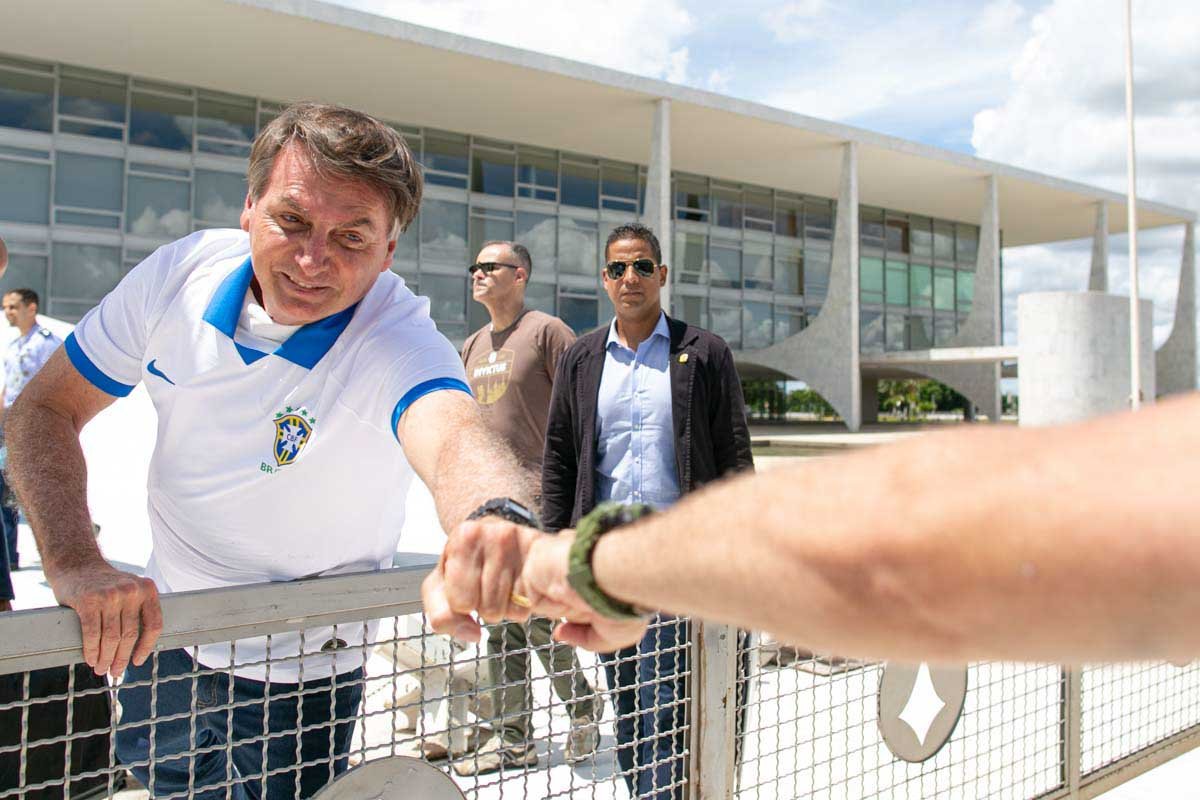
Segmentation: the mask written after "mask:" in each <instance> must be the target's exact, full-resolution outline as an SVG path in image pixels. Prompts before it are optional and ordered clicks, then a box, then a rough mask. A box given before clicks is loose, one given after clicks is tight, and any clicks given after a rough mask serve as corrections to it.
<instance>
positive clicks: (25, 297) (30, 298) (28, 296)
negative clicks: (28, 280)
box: [4, 289, 42, 308]
mask: <svg viewBox="0 0 1200 800" xmlns="http://www.w3.org/2000/svg"><path fill="white" fill-rule="evenodd" d="M4 294H5V295H10V294H15V295H17V296H18V297H20V298H21V305H23V306H27V305H29V304H30V303H33V304H34V305H35V306H38V307H39V308H40V307H41V305H42V304H41V303H39V302H38V293H37V292H35V291H34V290H33V289H9V290H8V291H7V292H5V293H4Z"/></svg>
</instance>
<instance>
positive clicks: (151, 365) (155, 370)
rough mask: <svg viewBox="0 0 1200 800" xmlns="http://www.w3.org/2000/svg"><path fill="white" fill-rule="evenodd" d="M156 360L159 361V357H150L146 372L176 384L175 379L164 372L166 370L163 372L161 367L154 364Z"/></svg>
mask: <svg viewBox="0 0 1200 800" xmlns="http://www.w3.org/2000/svg"><path fill="white" fill-rule="evenodd" d="M155 361H158V359H157V358H152V359H150V363H149V364H147V365H146V372H149V373H150V374H151V375H157V376H158V377H160V378H162V379H163V380H164V381H166V382H167V383H169V384H171V385H172V386H174V385H175V381H173V380H171V379H170V378H168V377H167V376H166V373H164V372H163V371H162V370H161V369H159V368H158V367H156V366H154V362H155Z"/></svg>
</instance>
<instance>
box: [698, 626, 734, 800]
mask: <svg viewBox="0 0 1200 800" xmlns="http://www.w3.org/2000/svg"><path fill="white" fill-rule="evenodd" d="M737 645H738V636H737V629H736V628H734V627H732V626H729V625H719V624H717V623H713V622H704V621H702V620H696V621H694V622H693V623H692V647H693V659H692V701H691V729H692V732H691V753H692V757H691V765H690V770H689V775H690V780H689V784H690V796H691V800H732V798H733V792H734V788H735V785H734V784H735V776H736V759H735V752H736V748H737V724H736V723H737V659H738V652H737Z"/></svg>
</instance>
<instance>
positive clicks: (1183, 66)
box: [972, 0, 1200, 343]
mask: <svg viewBox="0 0 1200 800" xmlns="http://www.w3.org/2000/svg"><path fill="white" fill-rule="evenodd" d="M1188 5H1189V4H1185V3H1174V2H1171V1H1170V0H1140V1H1139V2H1138V3H1137V4H1136V5H1135V12H1134V14H1135V16H1134V62H1135V73H1134V74H1135V78H1136V84H1135V98H1136V103H1137V110H1138V114H1137V144H1138V193H1139V195H1140V196H1142V197H1146V198H1149V199H1153V200H1158V201H1161V202H1166V203H1171V204H1174V205H1178V206H1183V207H1187V208H1193V209H1195V208H1200V151H1198V150H1197V138H1198V135H1200V100H1198V99H1197V98H1198V97H1200V14H1197V13H1196V11H1195V8H1194V7H1187V6H1188ZM1124 24H1125V23H1124V17H1123V10H1122V5H1121V4H1117V3H1111V4H1097V3H1094V2H1090V1H1089V0H1055V2H1053V3H1052V4H1051V5H1049V6H1048V7H1047V8H1045V9H1044V10H1043V11H1042V12H1041V13H1039V14H1038V15H1037V16H1035V17H1034V19H1033V21H1032V26H1031V30H1032V33H1031V35H1030V36H1029V39H1028V41H1027V42H1026V43H1025V45H1024V47H1023V48H1022V50H1021V55H1020V57H1019V58H1018V59H1017V60H1016V62H1015V63H1014V65H1013V68H1012V71H1011V87H1010V90H1009V92H1008V94H1007V97H1006V99H1005V100H1004V102H1003V103H1002V104H1000V105H997V106H995V107H993V108H987V109H984V110H982V111H980V112H979V113H978V114H976V115H975V120H974V133H973V136H972V143H973V145H974V146H975V149H976V151H977V152H978V154H979V155H981V156H983V157H985V158H989V159H994V160H996V161H1002V162H1008V163H1013V164H1018V165H1020V166H1023V167H1028V168H1030V169H1033V170H1037V171H1040V172H1048V173H1051V174H1054V175H1062V176H1066V177H1070V178H1074V179H1076V180H1081V181H1084V182H1087V183H1092V184H1097V185H1100V186H1105V187H1107V188H1110V189H1113V190H1115V191H1119V192H1122V193H1123V192H1125V190H1126V183H1125V181H1126V178H1125V148H1126V125H1125V96H1124V65H1125V61H1124V58H1125V53H1124V42H1125V40H1124ZM1138 241H1139V248H1138V264H1139V288H1140V293H1141V295H1142V296H1143V297H1148V298H1150V299H1152V300H1153V301H1154V308H1155V314H1154V323H1155V324H1154V327H1155V340H1156V342H1159V343H1161V342H1162V340H1163V339H1165V338H1166V336H1167V334H1168V333H1169V331H1170V328H1171V324H1172V322H1173V319H1174V308H1175V298H1176V293H1177V290H1178V276H1179V261H1180V247H1181V243H1182V231H1181V230H1180V229H1179V228H1175V229H1165V230H1162V231H1149V232H1143V233H1142V234H1141V236H1139V240H1138ZM1127 248H1128V238H1127V237H1125V236H1119V237H1117V236H1114V237H1112V238H1111V240H1110V242H1109V251H1110V255H1109V282H1110V283H1109V286H1110V291H1113V292H1127V291H1128V283H1129V281H1128V257H1127V255H1126V253H1127ZM1090 257H1091V252H1090V243H1078V244H1073V245H1060V246H1055V247H1031V248H1019V249H1012V250H1008V251H1006V252H1005V276H1004V279H1005V289H1006V298H1005V305H1006V309H1007V310H1008V312H1011V313H1010V314H1009V315H1006V316H1007V320H1008V324H1007V325H1006V327H1007V329H1008V330H1009V332H1010V335H1011V334H1012V333H1015V331H1012V328H1014V327H1015V323H1016V314H1015V307H1016V301H1015V295H1016V293H1017V292H1018V291H1037V290H1053V289H1083V288H1084V287H1085V286H1086V285H1087V272H1088V265H1089V264H1090Z"/></svg>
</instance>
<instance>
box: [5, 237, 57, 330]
mask: <svg viewBox="0 0 1200 800" xmlns="http://www.w3.org/2000/svg"><path fill="white" fill-rule="evenodd" d="M9 246H10V247H11V248H12V250H11V252H9V254H8V269H7V270H6V271H5V272H4V277H3V278H0V297H3V296H4V295H5V294H7V293H8V292H11V291H12V290H13V289H33V290H34V291H35V292H37V293H38V297H39V298H40V299H41V305H40V306H39V307H38V310H39V311H40V312H42V313H50V308H49V306H47V305H46V304H47V301H48V299H49V296H50V293H49V292H47V291H46V273H47V267H48V265H49V263H50V260H49V258H48V257H47V256H46V255H45V254H43V253H32V252H30V253H24V252H21V251H19V250H17V249H16V248H17V247H19V246H20V243H18V242H9ZM43 247H44V245H43Z"/></svg>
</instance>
